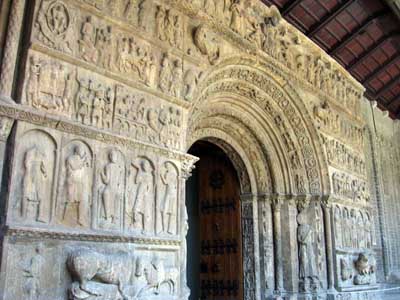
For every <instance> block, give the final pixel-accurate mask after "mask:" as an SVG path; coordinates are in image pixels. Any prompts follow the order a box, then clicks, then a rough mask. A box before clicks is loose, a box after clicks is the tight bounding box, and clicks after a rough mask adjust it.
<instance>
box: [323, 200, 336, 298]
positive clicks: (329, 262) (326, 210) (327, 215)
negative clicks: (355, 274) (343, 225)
mask: <svg viewBox="0 0 400 300" xmlns="http://www.w3.org/2000/svg"><path fill="white" fill-rule="evenodd" d="M322 210H323V214H324V227H325V241H326V266H327V273H328V274H327V275H328V277H327V281H328V291H330V292H334V290H335V289H334V286H333V284H334V276H335V274H334V268H333V243H332V222H331V218H332V205H331V203H330V202H329V199H323V200H322Z"/></svg>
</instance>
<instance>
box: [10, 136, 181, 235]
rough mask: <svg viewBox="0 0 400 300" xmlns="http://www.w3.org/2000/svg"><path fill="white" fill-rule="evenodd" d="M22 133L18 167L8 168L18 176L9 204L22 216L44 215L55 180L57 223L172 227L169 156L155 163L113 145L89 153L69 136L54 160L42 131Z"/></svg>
mask: <svg viewBox="0 0 400 300" xmlns="http://www.w3.org/2000/svg"><path fill="white" fill-rule="evenodd" d="M24 137H26V138H27V139H28V141H29V142H27V145H26V146H24V147H23V148H24V150H23V152H22V153H20V155H21V162H20V165H21V170H22V172H21V173H18V172H19V171H18V170H15V173H14V174H15V177H17V176H19V175H17V174H20V176H21V179H20V184H21V185H20V188H19V187H18V186H16V188H15V190H18V189H20V191H21V192H20V193H21V196H20V197H19V198H18V199H16V204H15V209H16V211H17V212H18V213H17V216H18V217H19V218H20V220H21V221H22V222H28V223H31V222H41V223H44V224H45V223H48V222H49V221H50V219H51V217H52V213H51V211H52V209H51V207H52V206H53V204H52V201H51V199H53V198H54V197H52V190H53V185H54V184H55V182H58V190H57V202H56V209H55V210H56V213H55V215H56V216H55V217H56V218H57V223H60V224H63V225H66V226H73V227H76V226H78V227H82V228H88V227H90V226H92V227H95V228H100V229H107V230H122V228H125V230H128V231H132V232H138V233H143V234H154V233H155V232H156V233H157V234H176V233H177V211H178V182H179V171H178V168H177V167H176V165H175V164H174V163H173V162H170V161H166V162H164V163H163V164H162V165H160V166H159V167H157V166H156V165H155V163H154V162H153V161H152V160H150V159H149V158H147V157H144V156H143V157H138V158H133V159H130V160H129V159H127V157H126V155H124V154H123V153H122V152H121V151H119V150H117V149H110V150H103V151H100V152H99V153H98V154H94V153H93V151H92V150H91V148H90V147H89V146H88V145H87V144H86V143H84V142H81V141H77V140H74V141H71V142H70V143H68V144H66V145H65V147H64V148H63V150H62V153H60V156H61V158H60V162H59V163H58V164H57V162H56V161H57V158H56V157H55V154H54V153H55V152H56V148H55V145H54V142H53V141H52V140H51V139H50V137H49V136H48V135H47V134H45V133H43V132H36V131H31V132H29V133H27V134H26V135H24ZM34 139H37V140H41V141H42V143H41V144H38V143H35V142H34ZM28 144H29V145H28ZM57 166H58V167H57ZM58 168H59V169H60V171H59V173H58V175H57V174H56V171H55V170H56V169H58ZM55 175H56V176H55ZM15 180H16V181H18V179H17V178H16V179H15ZM156 220H157V221H156Z"/></svg>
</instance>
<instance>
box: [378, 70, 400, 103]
mask: <svg viewBox="0 0 400 300" xmlns="http://www.w3.org/2000/svg"><path fill="white" fill-rule="evenodd" d="M399 82H400V75H397V76H396V77H395V78H393V79H392V80H391V81H390V82H389V83H388V84H385V86H384V87H383V88H381V89H380V90H379V91H377V92H376V94H375V98H380V97H381V96H382V95H383V94H384V93H386V92H387V91H389V90H390V89H391V88H392V87H393V86H395V85H396V84H398V83H399Z"/></svg>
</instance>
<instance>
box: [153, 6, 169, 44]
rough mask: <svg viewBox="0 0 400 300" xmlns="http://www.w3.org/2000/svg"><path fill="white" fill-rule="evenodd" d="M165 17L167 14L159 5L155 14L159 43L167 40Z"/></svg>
mask: <svg viewBox="0 0 400 300" xmlns="http://www.w3.org/2000/svg"><path fill="white" fill-rule="evenodd" d="M166 16H167V12H166V10H165V8H164V6H162V5H159V6H158V7H157V13H156V28H157V34H158V38H159V39H160V40H161V41H166V40H167V33H166V26H165V20H166Z"/></svg>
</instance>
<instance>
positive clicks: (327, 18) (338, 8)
mask: <svg viewBox="0 0 400 300" xmlns="http://www.w3.org/2000/svg"><path fill="white" fill-rule="evenodd" d="M356 1H357V0H345V1H343V2H341V3H339V4H337V5H336V6H335V7H334V9H333V10H332V11H331V12H328V13H327V14H326V15H325V16H324V17H322V19H321V20H320V21H319V22H318V23H317V24H315V25H314V26H312V27H311V28H310V30H309V31H308V32H307V35H308V37H309V38H313V37H314V35H315V34H317V33H318V31H320V30H321V29H322V28H324V27H325V26H326V25H327V24H328V23H329V22H331V21H332V20H333V19H334V18H336V17H337V16H338V15H339V14H341V13H342V12H343V11H344V10H345V9H347V8H348V7H349V6H350V5H351V4H353V3H354V2H356Z"/></svg>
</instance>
